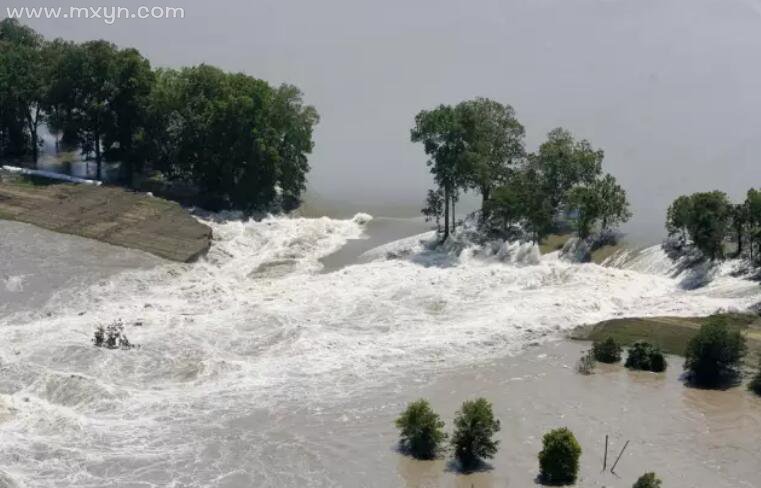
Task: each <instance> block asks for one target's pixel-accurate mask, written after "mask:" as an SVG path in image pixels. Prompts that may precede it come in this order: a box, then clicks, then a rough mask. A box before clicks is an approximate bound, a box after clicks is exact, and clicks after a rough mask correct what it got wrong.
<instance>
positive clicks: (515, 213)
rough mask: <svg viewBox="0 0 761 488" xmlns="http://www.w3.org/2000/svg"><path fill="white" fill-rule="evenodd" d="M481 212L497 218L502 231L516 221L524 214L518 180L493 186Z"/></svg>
mask: <svg viewBox="0 0 761 488" xmlns="http://www.w3.org/2000/svg"><path fill="white" fill-rule="evenodd" d="M482 212H483V213H482V215H487V214H488V215H493V216H494V217H495V218H497V219H499V220H500V221H501V225H502V230H503V231H506V230H507V229H508V228H509V227H510V226H511V225H513V224H515V223H518V222H519V221H520V220H521V219H522V218H523V217H524V216H525V214H526V212H525V208H524V207H523V191H522V188H520V183H519V181H517V179H516V180H513V181H511V182H510V183H508V184H507V185H504V186H499V187H497V188H495V189H494V190H493V192H492V194H491V197H490V198H489V201H488V202H487V203H486V206H485V207H484V209H483V210H482Z"/></svg>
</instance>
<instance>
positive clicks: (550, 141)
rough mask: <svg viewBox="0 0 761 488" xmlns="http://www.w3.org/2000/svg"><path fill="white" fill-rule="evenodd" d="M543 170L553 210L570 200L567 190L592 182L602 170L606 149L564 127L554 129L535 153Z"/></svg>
mask: <svg viewBox="0 0 761 488" xmlns="http://www.w3.org/2000/svg"><path fill="white" fill-rule="evenodd" d="M532 158H533V159H534V160H535V164H536V165H537V167H538V168H539V169H540V170H541V173H542V176H543V181H544V184H545V187H546V195H547V197H548V198H549V201H550V206H551V207H552V210H553V214H556V213H557V211H558V210H559V209H560V206H561V205H562V204H564V203H566V201H567V198H566V197H567V194H568V192H569V191H570V190H571V188H573V187H574V186H577V185H583V184H591V183H592V182H593V181H594V180H595V178H596V177H597V176H598V175H599V174H600V171H601V170H602V160H603V158H604V153H603V151H601V150H595V149H594V148H592V146H591V144H590V143H589V142H588V141H586V140H582V141H578V142H577V141H575V140H574V138H573V136H572V135H571V133H570V132H568V131H567V130H565V129H563V128H557V129H553V130H552V131H550V132H549V134H547V141H546V142H544V143H542V145H541V146H539V151H538V152H537V154H536V155H534V156H532Z"/></svg>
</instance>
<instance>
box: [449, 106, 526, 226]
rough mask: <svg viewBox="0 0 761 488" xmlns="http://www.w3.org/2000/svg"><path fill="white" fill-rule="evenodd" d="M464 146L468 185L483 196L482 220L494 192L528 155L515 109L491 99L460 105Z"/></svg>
mask: <svg viewBox="0 0 761 488" xmlns="http://www.w3.org/2000/svg"><path fill="white" fill-rule="evenodd" d="M456 111H457V114H458V117H459V119H460V124H461V125H462V130H463V137H464V143H465V149H464V154H463V156H464V158H465V163H464V166H465V167H467V174H466V178H465V180H466V181H465V184H466V185H467V187H468V188H472V189H475V190H477V191H478V192H480V193H481V199H482V200H481V211H482V217H483V218H486V217H487V215H486V211H487V210H488V205H487V202H488V201H489V198H490V197H491V192H492V190H493V189H494V188H495V187H497V186H499V185H500V184H504V183H505V182H507V180H508V179H509V177H510V173H511V169H512V168H514V167H515V165H517V164H518V163H519V162H520V161H521V160H522V159H523V158H524V156H525V149H524V143H523V139H524V136H525V129H524V128H523V126H522V125H521V123H520V122H518V119H517V118H516V116H515V110H514V109H513V107H511V106H510V105H503V104H501V103H499V102H496V101H494V100H490V99H488V98H481V97H479V98H475V99H473V100H467V101H464V102H461V103H459V104H458V105H457V107H456Z"/></svg>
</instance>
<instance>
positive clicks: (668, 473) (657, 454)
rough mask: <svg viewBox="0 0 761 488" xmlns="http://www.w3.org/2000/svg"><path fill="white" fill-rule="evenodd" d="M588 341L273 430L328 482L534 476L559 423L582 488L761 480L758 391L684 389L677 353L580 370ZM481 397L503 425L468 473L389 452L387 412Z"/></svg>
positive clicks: (442, 409)
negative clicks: (495, 443)
mask: <svg viewBox="0 0 761 488" xmlns="http://www.w3.org/2000/svg"><path fill="white" fill-rule="evenodd" d="M585 347H587V346H586V344H584V343H577V342H570V341H565V340H561V341H556V342H552V343H548V344H544V345H541V346H535V347H531V348H529V349H527V350H526V351H525V352H523V353H521V354H518V355H516V356H514V357H506V358H504V359H501V360H499V361H496V362H493V363H490V364H487V365H483V366H478V367H473V368H467V369H464V370H453V371H441V372H440V373H439V374H437V375H436V376H434V377H431V378H425V379H421V380H420V381H419V382H417V381H410V382H409V383H407V384H397V385H396V386H395V387H394V388H392V389H386V390H385V391H378V392H375V394H373V395H368V396H367V397H366V398H362V399H358V400H357V402H355V403H354V404H348V405H343V406H339V407H336V408H334V409H332V410H333V411H325V412H321V413H319V414H317V415H306V416H304V417H301V416H300V415H297V414H294V415H292V416H290V415H289V416H286V417H285V418H283V417H280V418H279V419H278V420H277V424H278V425H279V428H278V429H277V430H280V431H281V432H286V431H291V432H298V433H299V438H300V441H299V444H300V445H301V446H309V449H308V450H309V452H310V453H311V454H310V455H311V456H314V459H313V461H314V462H315V464H318V465H320V469H319V471H321V472H322V473H321V474H320V477H321V478H323V479H329V480H330V483H328V484H327V485H326V486H330V485H332V486H347V487H348V486H367V487H392V486H399V487H409V488H412V487H416V488H423V487H425V488H428V487H431V488H433V487H457V488H466V487H467V488H471V487H472V488H491V487H495V488H496V487H521V488H525V487H531V486H537V482H536V476H537V473H538V461H537V457H536V456H537V453H538V452H539V451H540V450H541V437H542V435H543V434H544V433H545V432H547V431H548V430H550V429H553V428H557V427H568V428H570V429H571V430H572V431H573V432H574V433H575V435H576V436H577V438H578V440H579V442H580V444H581V446H582V449H583V454H582V457H581V472H580V478H579V481H578V483H577V485H576V486H579V487H607V488H613V487H627V488H628V487H631V486H632V485H633V484H634V482H635V481H636V479H637V478H638V477H639V476H640V475H642V474H643V473H645V472H647V471H655V472H656V473H657V474H658V475H659V476H660V478H661V479H662V480H663V482H664V487H668V488H688V487H711V488H724V487H726V488H730V487H733V488H736V487H747V488H750V487H759V486H761V468H760V467H761V450H759V441H761V399H759V398H756V397H754V396H753V395H752V394H750V393H749V392H748V391H747V390H746V389H745V388H744V387H738V388H734V389H730V390H727V391H710V390H698V389H693V388H688V387H685V386H684V385H683V384H682V383H681V382H680V380H679V376H680V373H681V370H682V368H681V366H682V359H681V358H679V357H675V356H671V357H669V358H668V359H669V369H668V371H667V372H666V373H665V374H654V373H646V372H632V371H628V370H626V369H625V368H623V367H622V366H608V365H601V366H598V369H597V372H596V373H595V374H593V375H591V376H582V375H579V374H578V373H576V372H575V370H574V363H575V361H576V360H577V358H578V357H579V356H580V354H581V352H582V351H583V349H584V348H585ZM478 396H484V397H486V398H487V399H489V400H490V401H492V402H493V405H494V411H495V414H496V416H497V417H498V418H499V419H500V420H501V423H502V429H501V431H500V433H499V434H498V439H499V441H500V449H499V452H498V453H497V455H496V456H495V458H494V459H492V460H490V461H489V464H488V466H486V467H484V468H483V469H482V470H480V471H479V472H476V473H472V474H468V475H465V474H462V473H459V472H458V470H457V467H456V465H454V463H453V462H452V461H451V460H450V459H449V456H443V457H442V458H441V459H438V460H435V461H417V460H414V459H412V458H410V457H407V456H404V455H402V454H400V453H399V452H398V451H397V449H396V440H397V433H396V430H395V428H394V426H393V421H394V419H395V417H396V416H397V415H398V413H399V412H400V411H401V410H402V409H403V408H404V406H405V405H406V403H407V402H409V401H412V400H415V399H417V398H421V397H422V398H426V399H428V400H429V401H430V402H431V404H432V406H433V408H434V409H435V410H436V411H437V412H439V413H440V414H441V415H442V417H443V418H444V419H445V420H446V422H447V429H449V428H450V426H451V420H452V417H453V414H454V412H455V411H456V410H457V408H458V407H459V405H460V404H461V402H462V401H463V400H466V399H472V398H475V397H478ZM606 434H607V435H608V436H609V454H608V471H605V472H603V471H602V466H603V452H604V439H605V435H606ZM627 440H628V441H630V443H629V446H628V447H627V449H626V451H624V453H623V455H622V456H621V460H620V461H619V463H618V466H617V467H616V472H615V474H611V473H610V472H609V469H610V467H611V465H612V464H613V462H614V461H615V458H616V457H617V456H618V454H619V452H620V450H621V449H622V448H623V446H624V444H625V442H626V441H627Z"/></svg>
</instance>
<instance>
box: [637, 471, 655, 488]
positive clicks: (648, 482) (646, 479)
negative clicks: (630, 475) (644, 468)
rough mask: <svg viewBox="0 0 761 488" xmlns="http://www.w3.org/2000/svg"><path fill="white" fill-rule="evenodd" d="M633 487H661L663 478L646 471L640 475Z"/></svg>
mask: <svg viewBox="0 0 761 488" xmlns="http://www.w3.org/2000/svg"><path fill="white" fill-rule="evenodd" d="M632 488H661V480H660V479H658V477H657V476H655V473H645V474H643V475H642V476H640V477H639V479H638V480H637V482H636V483H634V486H632Z"/></svg>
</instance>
